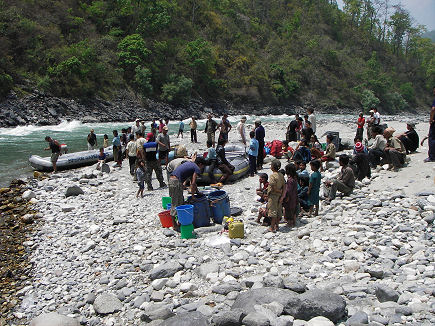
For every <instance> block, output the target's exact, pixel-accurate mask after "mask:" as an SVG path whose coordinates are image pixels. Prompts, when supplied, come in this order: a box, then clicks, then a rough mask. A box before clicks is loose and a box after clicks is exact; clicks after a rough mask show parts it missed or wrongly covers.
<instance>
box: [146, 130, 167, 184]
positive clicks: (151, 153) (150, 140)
mask: <svg viewBox="0 0 435 326" xmlns="http://www.w3.org/2000/svg"><path fill="white" fill-rule="evenodd" d="M143 148H144V152H145V167H146V171H145V182H146V183H147V186H148V190H154V189H153V185H152V183H151V176H152V173H153V171H155V173H156V177H157V180H158V181H159V183H160V188H163V187H165V186H166V183H165V182H164V181H163V172H162V166H161V164H160V160H158V159H157V143H156V142H155V141H154V134H153V133H152V132H150V133H148V134H147V142H146V143H145V144H144V145H143Z"/></svg>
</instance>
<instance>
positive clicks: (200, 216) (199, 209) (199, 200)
mask: <svg viewBox="0 0 435 326" xmlns="http://www.w3.org/2000/svg"><path fill="white" fill-rule="evenodd" d="M187 202H188V203H189V204H191V205H193V225H194V226H195V227H196V228H199V227H201V226H209V225H210V206H209V203H208V199H207V196H205V195H202V194H198V195H195V196H194V197H193V198H192V197H189V198H188V199H187Z"/></svg>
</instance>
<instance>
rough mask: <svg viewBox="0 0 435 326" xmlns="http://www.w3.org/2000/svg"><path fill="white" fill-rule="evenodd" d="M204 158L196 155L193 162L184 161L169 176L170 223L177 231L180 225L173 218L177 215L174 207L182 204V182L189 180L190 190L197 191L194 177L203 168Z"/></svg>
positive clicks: (196, 176) (193, 192) (195, 177)
mask: <svg viewBox="0 0 435 326" xmlns="http://www.w3.org/2000/svg"><path fill="white" fill-rule="evenodd" d="M204 166H205V160H204V158H202V157H197V158H196V160H195V162H191V161H188V162H184V163H183V164H181V165H179V166H178V167H177V168H176V169H175V170H174V172H172V174H171V177H170V178H169V197H171V204H172V205H171V217H172V224H173V225H174V230H176V231H179V230H180V226H179V225H178V223H177V222H176V220H175V217H176V216H177V211H176V209H175V208H176V207H178V206H181V205H183V204H184V197H183V184H184V182H186V181H187V179H189V178H191V180H190V190H191V193H192V194H195V193H196V192H197V191H198V188H197V186H196V179H197V178H198V176H199V175H200V174H201V171H203V170H204Z"/></svg>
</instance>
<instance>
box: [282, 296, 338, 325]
mask: <svg viewBox="0 0 435 326" xmlns="http://www.w3.org/2000/svg"><path fill="white" fill-rule="evenodd" d="M298 299H299V301H298V302H297V303H296V304H294V305H291V304H289V305H287V306H284V311H285V313H286V314H288V315H291V316H293V317H295V318H296V319H303V320H310V319H312V318H314V317H317V316H323V317H326V318H328V319H329V320H331V321H333V322H334V323H338V322H339V321H340V320H342V319H343V318H344V317H345V316H347V310H346V301H345V300H344V299H343V298H342V297H341V296H339V295H338V294H335V293H333V292H328V291H323V290H309V291H307V292H305V293H302V294H301V295H299V297H298Z"/></svg>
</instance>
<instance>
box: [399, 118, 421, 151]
mask: <svg viewBox="0 0 435 326" xmlns="http://www.w3.org/2000/svg"><path fill="white" fill-rule="evenodd" d="M406 129H407V131H405V132H404V133H403V134H401V135H399V136H397V138H399V140H400V141H401V142H402V143H403V145H404V146H405V148H406V154H409V153H412V152H415V151H416V150H417V148H418V143H419V142H420V139H419V137H418V134H417V132H416V131H415V123H414V122H408V123H407V124H406Z"/></svg>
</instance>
